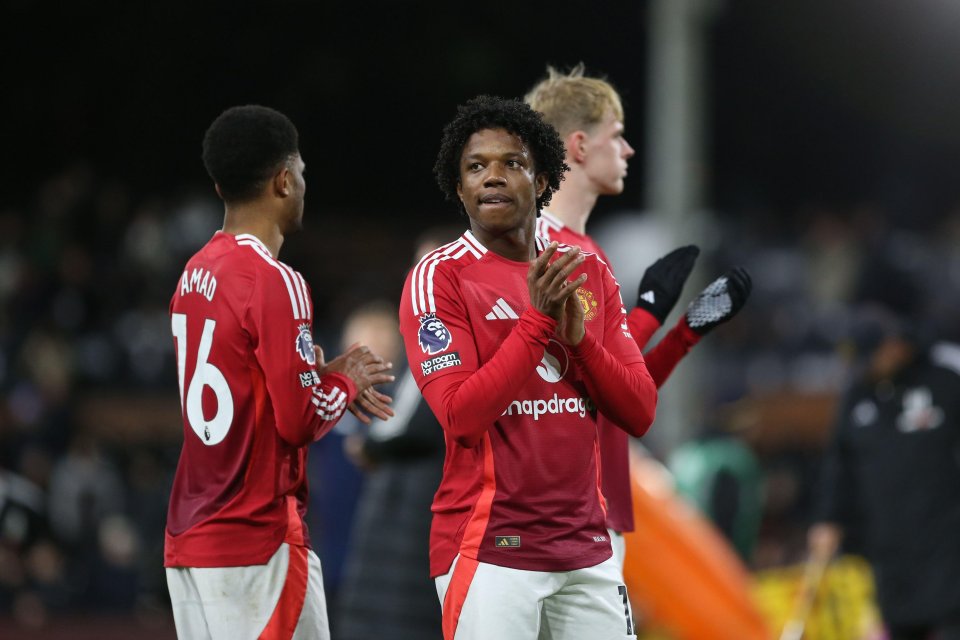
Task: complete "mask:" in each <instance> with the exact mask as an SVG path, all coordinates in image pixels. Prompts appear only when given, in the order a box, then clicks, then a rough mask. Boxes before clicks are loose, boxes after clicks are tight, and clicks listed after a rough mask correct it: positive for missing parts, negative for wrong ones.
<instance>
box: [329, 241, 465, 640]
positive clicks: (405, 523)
mask: <svg viewBox="0 0 960 640" xmlns="http://www.w3.org/2000/svg"><path fill="white" fill-rule="evenodd" d="M461 232H462V228H460V227H451V228H447V227H437V228H433V229H429V230H428V231H426V232H425V233H424V234H423V235H422V236H421V237H420V238H419V239H418V243H417V250H416V257H417V259H418V260H419V258H420V257H421V256H422V255H424V254H426V253H428V252H429V251H432V250H433V249H435V248H437V247H439V246H440V245H443V244H445V243H446V242H448V241H450V240H453V239H455V238H456V237H458V236H459V235H460V233H461ZM390 321H391V322H392V323H393V326H394V332H395V333H396V339H397V340H398V341H399V339H400V334H399V327H398V326H397V311H396V309H393V310H392V312H391V314H390ZM399 360H400V361H402V362H403V367H402V368H400V370H399V371H398V372H397V376H396V378H397V381H396V383H395V385H394V387H393V392H392V393H393V398H394V399H393V404H392V408H393V410H394V414H395V415H394V416H393V417H392V418H390V419H389V420H386V421H381V420H374V421H373V422H372V423H371V424H370V427H369V429H367V430H366V432H365V434H362V435H361V433H358V434H356V435H353V436H350V437H348V438H347V439H346V441H345V443H344V445H345V448H346V449H347V453H348V455H349V457H350V458H351V459H353V460H354V461H355V462H356V463H357V464H358V465H359V466H360V467H361V468H363V469H365V470H366V472H367V474H366V479H365V483H364V487H363V492H362V494H361V496H360V501H359V504H358V505H357V513H356V516H355V520H354V527H353V533H352V546H351V548H350V552H349V554H348V556H347V559H346V567H345V571H344V580H343V584H342V586H341V590H340V598H339V602H338V606H337V610H336V612H335V617H334V622H335V625H336V630H337V638H339V639H340V640H367V639H369V638H377V639H378V640H420V639H423V640H434V639H436V638H441V637H443V631H442V629H441V626H440V603H439V602H438V601H437V590H436V586H435V585H434V582H433V580H432V579H431V578H430V558H429V553H428V552H429V548H430V546H429V544H428V541H429V537H430V522H431V515H432V514H431V512H430V506H431V504H432V503H433V494H434V493H436V491H437V487H439V486H440V477H441V475H442V473H443V460H444V454H445V451H446V445H445V443H444V438H443V428H442V427H441V426H440V423H439V422H437V419H436V417H434V415H433V411H431V410H430V407H429V405H427V403H426V402H424V400H423V396H421V395H420V390H419V389H418V388H417V383H416V381H415V380H414V379H413V375H412V374H411V373H410V371H409V369H408V368H407V367H406V358H404V357H402V356H401V357H400V358H399Z"/></svg>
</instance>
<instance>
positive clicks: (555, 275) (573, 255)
mask: <svg viewBox="0 0 960 640" xmlns="http://www.w3.org/2000/svg"><path fill="white" fill-rule="evenodd" d="M556 252H557V243H556V242H551V243H550V245H549V246H548V247H547V248H546V249H545V250H544V252H543V253H541V254H540V255H539V256H538V257H537V259H536V260H534V261H533V262H532V263H530V269H528V270H527V289H528V290H529V292H530V304H531V305H533V307H534V308H535V309H537V310H538V311H540V312H541V313H544V314H546V315H548V316H550V317H551V318H553V319H554V320H556V321H557V322H559V323H563V322H564V320H563V319H564V317H565V315H567V314H566V311H565V307H566V304H567V300H568V299H569V298H571V297H572V298H573V301H574V302H576V303H577V304H579V302H578V301H577V298H576V296H575V295H574V293H575V292H576V290H577V287H579V286H580V285H582V284H583V283H584V282H586V281H587V274H585V273H583V274H580V276H579V277H578V278H577V279H576V280H573V281H569V280H567V278H569V277H570V275H571V274H572V273H573V272H574V271H575V270H576V269H577V268H578V267H579V266H580V265H581V264H582V263H583V254H582V253H580V247H573V248H572V249H570V250H569V251H567V252H565V253H564V254H563V255H561V256H560V257H559V258H557V259H556V260H554V261H553V262H552V263H551V262H550V258H552V257H553V254H555V253H556ZM581 324H582V322H581ZM581 337H582V336H581Z"/></svg>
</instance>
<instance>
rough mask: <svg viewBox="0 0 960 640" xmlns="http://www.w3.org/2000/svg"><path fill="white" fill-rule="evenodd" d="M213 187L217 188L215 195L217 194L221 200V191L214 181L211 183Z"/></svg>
mask: <svg viewBox="0 0 960 640" xmlns="http://www.w3.org/2000/svg"><path fill="white" fill-rule="evenodd" d="M213 188H214V189H216V190H217V196H218V197H219V198H220V199H221V200H223V192H222V191H220V185H218V184H217V183H216V182H214V183H213Z"/></svg>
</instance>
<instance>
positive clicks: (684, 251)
mask: <svg viewBox="0 0 960 640" xmlns="http://www.w3.org/2000/svg"><path fill="white" fill-rule="evenodd" d="M698 255H700V247H698V246H696V245H694V244H688V245H687V246H685V247H680V248H679V249H674V250H673V251H671V252H670V253H668V254H667V255H665V256H663V257H662V258H660V259H659V260H657V261H656V262H654V263H653V264H652V265H650V266H649V267H647V270H646V271H644V272H643V278H641V280H640V287H639V289H638V290H637V306H638V307H639V308H641V309H644V310H645V311H647V312H649V313H650V314H651V315H652V316H653V317H655V318H656V319H657V321H658V322H659V323H660V324H663V322H664V320H666V319H667V316H668V315H670V310H671V309H673V306H674V305H675V304H677V300H678V299H679V298H680V292H681V291H683V285H684V283H686V281H687V278H689V277H690V272H691V271H693V263H694V262H696V261H697V256H698Z"/></svg>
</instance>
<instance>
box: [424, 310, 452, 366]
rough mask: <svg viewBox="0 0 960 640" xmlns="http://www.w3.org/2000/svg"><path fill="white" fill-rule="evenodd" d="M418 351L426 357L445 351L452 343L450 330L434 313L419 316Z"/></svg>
mask: <svg viewBox="0 0 960 640" xmlns="http://www.w3.org/2000/svg"><path fill="white" fill-rule="evenodd" d="M417 339H418V340H419V342H420V349H422V350H423V352H424V353H425V354H427V355H431V356H432V355H433V354H435V353H441V352H443V351H446V350H447V349H448V348H449V347H450V344H451V343H452V342H453V336H451V335H450V330H449V329H447V327H446V326H445V325H444V324H443V321H441V320H440V318H438V317H437V314H436V313H425V314H424V315H422V316H420V331H419V333H418V334H417Z"/></svg>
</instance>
